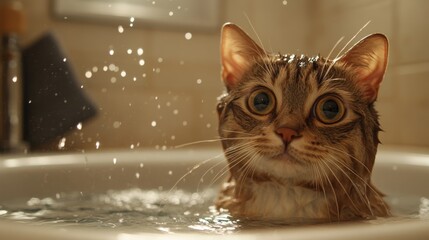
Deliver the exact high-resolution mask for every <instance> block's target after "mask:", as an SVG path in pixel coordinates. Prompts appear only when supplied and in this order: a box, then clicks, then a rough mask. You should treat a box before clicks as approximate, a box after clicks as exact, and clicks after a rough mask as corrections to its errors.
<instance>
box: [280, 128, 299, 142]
mask: <svg viewBox="0 0 429 240" xmlns="http://www.w3.org/2000/svg"><path fill="white" fill-rule="evenodd" d="M276 133H277V134H278V135H279V136H280V137H281V138H282V139H283V142H285V143H290V142H291V141H292V139H293V138H295V137H298V136H299V134H298V133H297V132H296V131H295V130H293V129H290V128H285V127H282V128H278V129H277V130H276Z"/></svg>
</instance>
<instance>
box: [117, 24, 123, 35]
mask: <svg viewBox="0 0 429 240" xmlns="http://www.w3.org/2000/svg"><path fill="white" fill-rule="evenodd" d="M118 32H119V33H123V32H124V27H122V25H119V26H118Z"/></svg>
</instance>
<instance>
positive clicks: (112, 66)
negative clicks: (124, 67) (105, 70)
mask: <svg viewBox="0 0 429 240" xmlns="http://www.w3.org/2000/svg"><path fill="white" fill-rule="evenodd" d="M115 68H116V66H115V64H113V63H111V64H109V70H110V71H112V72H113V71H115Z"/></svg>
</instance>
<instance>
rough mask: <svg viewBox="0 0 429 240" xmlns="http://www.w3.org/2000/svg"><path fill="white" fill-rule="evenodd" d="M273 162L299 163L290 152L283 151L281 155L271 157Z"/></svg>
mask: <svg viewBox="0 0 429 240" xmlns="http://www.w3.org/2000/svg"><path fill="white" fill-rule="evenodd" d="M271 158H272V159H273V160H276V161H281V162H285V163H299V162H300V161H299V160H298V159H297V158H296V157H295V156H294V155H293V153H291V151H290V150H288V149H285V151H283V152H282V153H280V154H278V155H275V156H273V157H271Z"/></svg>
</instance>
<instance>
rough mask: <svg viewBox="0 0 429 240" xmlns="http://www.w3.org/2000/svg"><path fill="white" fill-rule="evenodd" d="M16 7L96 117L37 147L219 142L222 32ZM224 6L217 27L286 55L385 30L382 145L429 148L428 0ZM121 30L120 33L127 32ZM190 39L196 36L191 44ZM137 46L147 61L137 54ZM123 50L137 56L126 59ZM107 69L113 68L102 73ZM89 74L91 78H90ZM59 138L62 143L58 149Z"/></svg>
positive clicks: (27, 1)
mask: <svg viewBox="0 0 429 240" xmlns="http://www.w3.org/2000/svg"><path fill="white" fill-rule="evenodd" d="M21 1H22V2H23V4H24V7H25V8H26V10H27V13H28V18H29V29H28V31H27V33H26V34H25V35H24V36H23V38H22V40H23V44H24V45H26V44H29V43H31V42H32V41H34V40H35V39H36V38H37V37H38V36H40V35H41V34H42V33H43V32H45V31H52V32H54V33H55V34H56V36H57V37H58V39H59V41H60V43H61V45H62V46H63V48H64V51H65V53H66V54H67V58H68V61H69V62H70V63H72V64H73V67H74V69H75V71H76V74H77V76H78V77H79V79H78V81H79V82H80V84H81V85H82V88H83V90H84V91H86V92H87V93H88V94H89V95H90V96H91V98H92V99H93V100H94V102H95V103H96V104H97V105H98V106H99V110H100V111H99V115H98V116H97V117H96V118H94V119H92V120H90V121H88V122H84V123H83V124H82V128H81V129H80V128H76V129H74V130H73V131H71V132H69V133H68V134H66V135H65V136H59V137H58V138H57V139H55V140H54V141H52V142H50V143H47V144H46V145H45V146H44V147H43V148H41V149H39V150H73V151H75V150H95V149H113V148H121V149H124V148H126V149H129V148H134V149H136V148H143V147H150V148H158V149H161V150H162V149H168V148H170V147H172V146H175V145H179V144H183V143H188V142H192V141H198V140H204V139H213V138H216V135H217V134H216V126H217V116H216V113H215V105H216V97H217V96H218V95H220V94H221V93H222V91H223V86H222V84H221V82H220V78H219V72H220V66H219V62H220V59H219V51H218V48H219V31H197V30H192V29H171V28H153V27H150V26H143V24H135V25H134V26H133V27H129V26H128V25H127V24H124V23H111V22H109V23H107V22H86V21H73V20H70V19H56V18H54V17H53V16H52V15H51V13H50V1H48V0H38V1H31V0H21ZM172 2H174V1H172ZM176 2H177V3H178V2H180V0H176ZM221 8H222V10H221V12H222V14H221V16H220V22H227V21H232V22H234V23H237V24H239V25H240V26H242V27H243V28H244V29H245V30H246V31H247V32H249V34H250V35H252V36H253V37H255V38H256V34H255V31H256V32H257V33H258V36H259V37H260V38H261V41H262V42H263V44H264V47H265V48H266V49H269V50H273V51H281V52H284V53H286V52H295V53H306V54H310V55H312V54H317V53H320V54H322V55H327V54H328V53H329V51H330V50H331V48H332V46H333V45H334V44H335V42H336V41H337V40H338V39H339V38H340V37H341V36H343V35H344V36H345V37H346V40H348V39H350V38H351V37H352V36H353V35H354V34H355V33H356V32H357V31H358V29H359V28H361V27H362V26H363V25H364V24H365V23H366V22H367V21H368V20H371V21H372V22H371V23H370V25H368V27H367V28H365V29H364V30H363V32H362V33H361V34H360V37H362V36H364V35H366V34H369V33H372V32H383V33H385V34H386V35H387V36H388V37H389V38H390V40H391V58H390V65H389V69H388V73H387V75H386V79H385V81H384V83H383V86H382V89H381V93H380V95H379V102H378V104H377V107H378V109H379V110H380V114H381V122H382V124H383V129H384V130H385V132H383V133H382V141H383V143H385V144H402V145H418V146H429V138H428V137H426V136H428V135H429V128H428V127H427V126H426V125H427V124H428V123H429V109H428V108H429V95H428V94H426V89H429V82H428V81H427V80H426V79H425V78H427V76H428V74H429V72H428V71H429V68H428V66H429V59H428V58H429V57H428V56H429V54H428V51H429V50H428V49H427V48H425V47H424V46H425V45H424V41H425V39H427V38H428V37H429V30H427V29H429V28H428V22H427V21H425V20H424V19H425V17H424V16H426V15H427V11H428V10H425V9H429V2H427V1H424V0H411V1H400V0H380V1H370V0H365V1H340V0H328V1H326V0H323V1H322V0H299V1H298V0H289V1H284V0H270V1H259V0H250V1H249V0H233V1H232V0H231V1H228V0H225V1H221ZM166 17H169V16H168V13H166ZM172 17H174V15H173V16H172ZM248 18H249V19H250V22H251V23H252V24H253V27H254V29H255V31H254V30H253V29H252V27H251V26H250V24H249V20H248ZM118 25H122V26H123V27H124V32H123V33H120V32H119V31H118ZM187 32H190V33H192V38H191V39H189V40H188V39H186V38H185V33H187ZM138 48H142V49H143V50H144V53H143V55H141V56H139V55H138V54H136V49H138ZM128 49H131V50H133V53H132V54H128V53H127V50H128ZM110 50H114V54H113V55H110V54H109V51H110ZM141 59H143V60H144V65H143V66H141V65H140V60H141ZM111 64H114V66H116V67H118V69H119V71H118V72H111V71H109V70H108V71H106V72H105V71H104V70H103V68H104V67H105V66H106V67H109V66H110V65H111ZM121 71H125V72H126V76H125V77H122V76H121V74H120V73H121ZM87 72H91V73H92V76H91V77H89V78H88V77H87V76H86V75H85V74H86V73H87ZM62 138H64V139H65V145H64V146H63V147H59V146H58V143H59V141H60V139H62ZM215 145H216V144H215ZM201 146H206V145H201Z"/></svg>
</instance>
